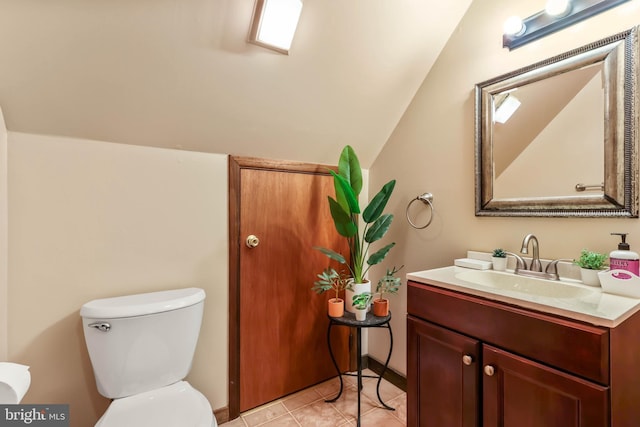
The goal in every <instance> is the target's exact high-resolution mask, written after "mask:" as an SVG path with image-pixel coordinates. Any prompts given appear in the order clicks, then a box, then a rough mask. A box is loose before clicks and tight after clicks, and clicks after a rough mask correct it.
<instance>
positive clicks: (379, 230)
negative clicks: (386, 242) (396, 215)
mask: <svg viewBox="0 0 640 427" xmlns="http://www.w3.org/2000/svg"><path fill="white" fill-rule="evenodd" d="M391 221H393V215H392V214H384V215H382V216H381V217H380V218H378V219H377V220H376V222H374V223H373V225H372V226H371V227H370V228H369V229H368V230H367V233H366V234H365V235H364V241H365V242H367V243H372V242H375V241H376V240H380V239H382V237H383V236H384V235H385V234H387V231H389V227H390V226H391Z"/></svg>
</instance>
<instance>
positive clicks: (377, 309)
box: [373, 298, 389, 317]
mask: <svg viewBox="0 0 640 427" xmlns="http://www.w3.org/2000/svg"><path fill="white" fill-rule="evenodd" d="M373 315H374V316H378V317H385V316H388V315H389V300H388V299H379V298H378V299H375V300H373Z"/></svg>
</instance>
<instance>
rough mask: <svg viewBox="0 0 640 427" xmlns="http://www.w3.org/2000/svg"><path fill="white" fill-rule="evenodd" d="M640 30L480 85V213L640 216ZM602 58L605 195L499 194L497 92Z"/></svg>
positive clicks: (477, 152) (477, 122) (477, 203)
mask: <svg viewBox="0 0 640 427" xmlns="http://www.w3.org/2000/svg"><path fill="white" fill-rule="evenodd" d="M637 31H638V27H634V28H632V29H630V30H627V31H624V32H622V33H619V34H616V35H613V36H610V37H608V38H605V39H602V40H599V41H597V42H595V43H591V44H589V45H586V46H583V47H580V48H577V49H574V50H572V51H569V52H566V53H564V54H561V55H558V56H555V57H552V58H549V59H547V60H544V61H541V62H538V63H535V64H532V65H530V66H527V67H524V68H521V69H519V70H516V71H513V72H510V73H507V74H504V75H501V76H498V77H495V78H493V79H490V80H487V81H485V82H482V83H478V84H477V85H476V87H475V110H476V117H475V196H476V201H475V211H476V212H475V214H476V216H527V217H528V216H532V217H533V216H547V217H631V218H636V217H638V189H637V182H638V170H637V169H638V164H637V155H638V141H637V137H638V135H637V132H638V108H637V107H638V105H637V103H638V100H637V96H638V94H637V73H638V36H637ZM597 63H602V67H603V88H604V104H605V105H604V117H603V120H604V141H603V144H604V150H603V152H604V177H603V183H604V185H603V189H602V192H601V193H600V194H599V195H588V194H584V192H583V193H581V194H580V195H571V196H549V197H509V198H497V197H494V183H495V181H494V177H495V173H496V171H495V165H494V157H493V156H494V151H493V150H494V144H493V131H494V127H493V123H494V112H493V111H494V108H495V105H494V103H495V102H496V101H495V100H496V98H494V95H497V94H504V93H506V92H508V91H510V90H513V89H516V88H518V87H521V86H524V85H527V84H530V83H533V82H538V81H542V80H544V79H547V78H550V77H553V76H557V75H559V74H562V73H566V72H570V71H572V70H578V69H581V68H583V67H587V66H589V65H592V64H597ZM577 125H579V123H578V124H577ZM549 155H550V156H552V155H554V153H549ZM540 167H541V168H543V167H544V165H540ZM522 179H523V180H524V179H527V177H523V178H522Z"/></svg>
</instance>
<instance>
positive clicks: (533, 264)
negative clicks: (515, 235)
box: [520, 234, 542, 271]
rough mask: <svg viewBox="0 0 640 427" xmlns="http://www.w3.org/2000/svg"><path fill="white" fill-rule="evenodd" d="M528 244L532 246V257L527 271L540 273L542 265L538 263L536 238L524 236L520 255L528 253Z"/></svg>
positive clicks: (531, 235)
mask: <svg viewBox="0 0 640 427" xmlns="http://www.w3.org/2000/svg"><path fill="white" fill-rule="evenodd" d="M529 242H531V243H532V245H533V257H532V258H531V265H529V270H531V271H542V263H541V262H540V250H539V249H538V238H537V237H536V236H534V235H533V234H527V235H526V236H524V240H523V241H522V248H521V249H520V253H523V254H528V253H529Z"/></svg>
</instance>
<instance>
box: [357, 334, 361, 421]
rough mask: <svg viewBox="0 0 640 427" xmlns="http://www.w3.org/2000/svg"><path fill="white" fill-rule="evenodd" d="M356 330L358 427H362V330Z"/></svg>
mask: <svg viewBox="0 0 640 427" xmlns="http://www.w3.org/2000/svg"><path fill="white" fill-rule="evenodd" d="M356 329H357V340H358V345H357V347H358V427H360V392H361V391H362V328H356Z"/></svg>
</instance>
